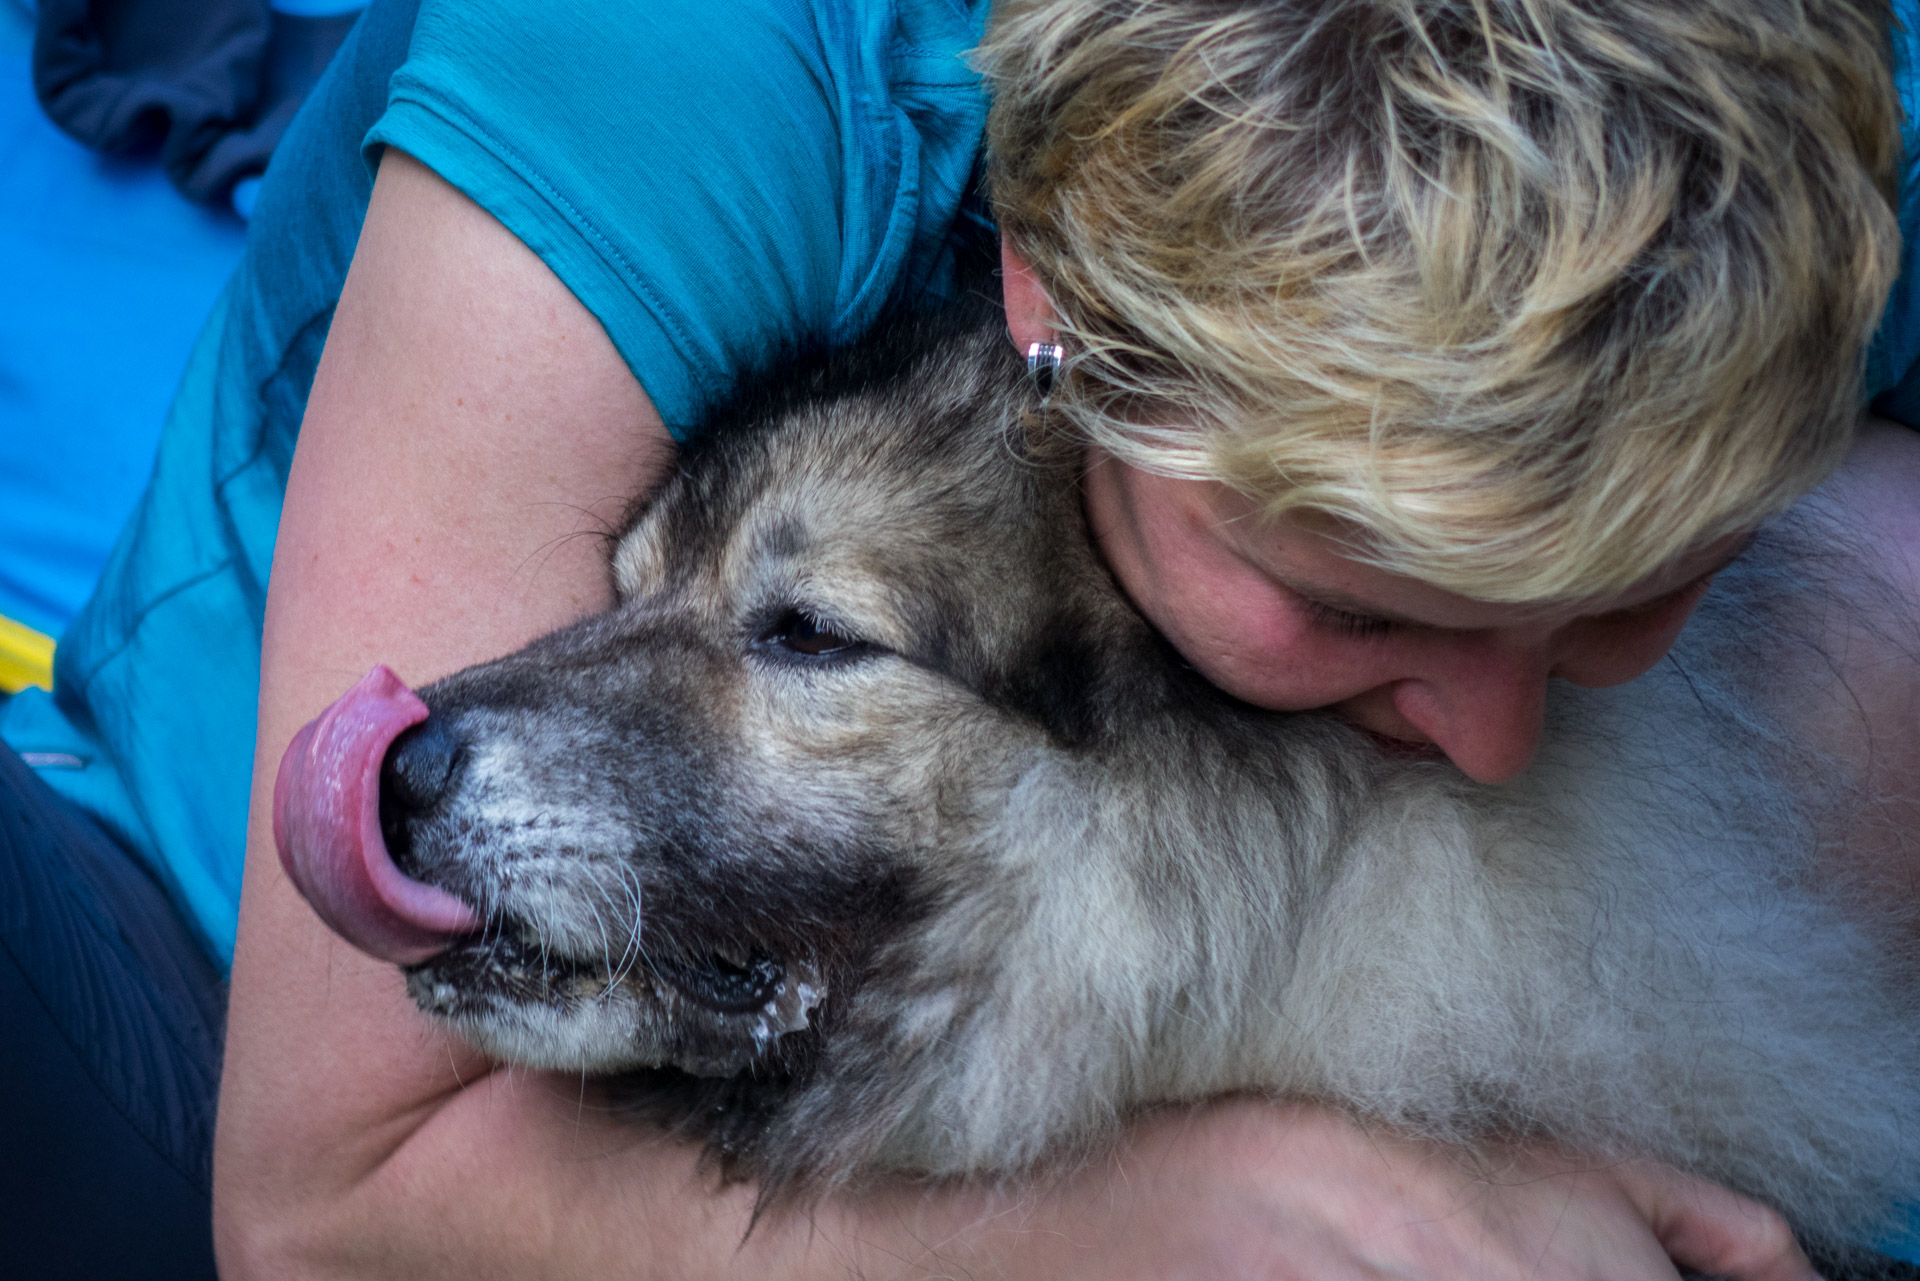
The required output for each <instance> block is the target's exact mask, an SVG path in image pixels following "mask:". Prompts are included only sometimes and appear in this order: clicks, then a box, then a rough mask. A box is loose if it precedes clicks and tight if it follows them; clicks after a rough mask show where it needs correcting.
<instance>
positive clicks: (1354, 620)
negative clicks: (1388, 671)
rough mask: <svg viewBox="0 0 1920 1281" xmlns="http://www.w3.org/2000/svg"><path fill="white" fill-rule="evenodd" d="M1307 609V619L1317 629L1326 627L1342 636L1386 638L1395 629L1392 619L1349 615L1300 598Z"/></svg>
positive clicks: (1317, 602)
mask: <svg viewBox="0 0 1920 1281" xmlns="http://www.w3.org/2000/svg"><path fill="white" fill-rule="evenodd" d="M1300 599H1301V601H1302V603H1303V604H1305V605H1306V607H1307V617H1308V618H1309V619H1311V620H1312V621H1313V625H1314V626H1315V627H1324V628H1326V629H1327V630H1328V631H1333V632H1338V633H1340V635H1342V636H1384V635H1386V634H1387V633H1388V632H1390V631H1392V630H1393V629H1394V626H1395V624H1394V623H1393V622H1392V621H1391V620H1390V619H1385V618H1370V617H1368V616H1367V615H1365V614H1349V613H1348V612H1347V611H1346V610H1344V609H1335V608H1334V607H1333V606H1331V605H1324V604H1322V603H1320V602H1319V601H1317V600H1312V599H1309V598H1308V597H1304V596H1303V597H1301V598H1300Z"/></svg>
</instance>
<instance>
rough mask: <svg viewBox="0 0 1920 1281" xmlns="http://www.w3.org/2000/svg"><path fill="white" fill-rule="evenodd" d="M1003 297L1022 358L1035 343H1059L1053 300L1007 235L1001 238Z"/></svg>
mask: <svg viewBox="0 0 1920 1281" xmlns="http://www.w3.org/2000/svg"><path fill="white" fill-rule="evenodd" d="M1000 293H1001V297H1002V299H1003V300H1004V301H1005V303H1006V308H1007V332H1008V333H1009V334H1011V335H1012V336H1013V345H1014V346H1015V347H1017V348H1019V349H1020V351H1021V352H1022V353H1023V354H1024V353H1025V352H1026V350H1027V348H1029V347H1031V346H1032V345H1033V344H1034V343H1037V342H1042V343H1053V342H1059V341H1060V331H1059V329H1058V327H1057V326H1056V325H1055V323H1054V321H1055V312H1054V309H1053V299H1051V298H1049V297H1048V296H1047V290H1046V287H1045V286H1044V285H1042V284H1041V283H1040V280H1039V278H1038V277H1037V276H1035V275H1034V274H1033V268H1032V267H1030V266H1029V265H1028V264H1027V260H1026V259H1025V258H1023V257H1021V256H1020V251H1019V250H1017V249H1015V248H1014V247H1013V245H1012V243H1011V242H1010V241H1008V239H1007V237H1006V233H1005V232H1002V233H1001V235H1000Z"/></svg>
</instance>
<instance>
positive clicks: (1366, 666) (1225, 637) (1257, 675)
mask: <svg viewBox="0 0 1920 1281" xmlns="http://www.w3.org/2000/svg"><path fill="white" fill-rule="evenodd" d="M1086 504H1087V517H1088V520H1089V522H1090V524H1091V526H1092V529H1093V534H1094V537H1095V539H1096V540H1097V541H1098V543H1099V545H1100V548H1101V551H1102V552H1103V554H1104V555H1105V556H1106V559H1107V563H1108V564H1109V565H1110V566H1111V567H1112V569H1113V572H1114V576H1115V577H1116V578H1117V579H1118V580H1119V582H1120V585H1121V587H1122V588H1124V589H1125V591H1126V593H1127V595H1128V596H1129V597H1131V598H1132V600H1133V603H1134V604H1135V605H1136V606H1137V607H1138V608H1139V609H1140V611H1141V612H1142V613H1143V614H1145V615H1146V616H1147V617H1148V618H1149V619H1151V620H1152V621H1153V623H1154V625H1155V626H1156V627H1158V628H1159V629H1160V630H1161V631H1162V632H1163V633H1165V635H1166V636H1167V638H1168V639H1169V640H1171V641H1172V642H1173V644H1174V645H1175V646H1176V647H1177V648H1178V649H1179V650H1180V652H1181V653H1182V654H1184V655H1185V656H1186V657H1187V659H1188V661H1190V662H1192V663H1193V665H1194V666H1195V667H1197V668H1198V669H1199V670H1200V672H1201V673H1202V674H1203V675H1205V676H1206V677H1207V679H1208V680H1210V681H1212V682H1213V683H1214V684H1216V685H1218V686H1220V688H1222V689H1224V690H1226V691H1227V692H1228V693H1230V694H1233V695H1235V696H1236V697H1238V698H1242V699H1245V700H1246V701H1247V702H1249V703H1253V704H1256V705H1258V706H1261V707H1271V708H1275V709H1278V710H1288V711H1292V710H1301V709H1305V708H1315V707H1324V708H1331V709H1333V710H1334V711H1337V712H1339V713H1340V714H1341V715H1342V716H1345V717H1346V718H1347V719H1348V720H1350V721H1352V722H1353V723H1354V724H1356V725H1358V726H1360V727H1361V728H1363V729H1366V730H1368V731H1370V732H1371V733H1372V734H1373V735H1374V736H1375V737H1376V738H1377V739H1380V740H1384V741H1383V742H1382V746H1383V747H1385V748H1387V749H1388V750H1391V751H1395V752H1398V753H1406V754H1431V753H1439V754H1444V755H1445V756H1446V757H1447V759H1449V760H1451V761H1452V762H1453V763H1454V764H1455V765H1456V766H1458V767H1459V769H1460V770H1461V771H1462V772H1463V773H1465V774H1467V775H1468V776H1469V777H1471V778H1474V779H1477V780H1479V781H1480V782H1483V783H1500V782H1505V781H1506V780H1508V779H1510V778H1512V777H1513V776H1514V775H1516V774H1518V773H1520V771H1522V770H1524V769H1525V768H1526V767H1527V764H1528V762H1529V761H1531V760H1532V759H1533V754H1534V750H1535V748H1536V747H1537V746H1538V744H1539V741H1540V731H1541V723H1542V715H1543V709H1544V707H1545V701H1546V690H1547V681H1548V680H1549V679H1550V678H1553V677H1559V678H1561V679H1563V680H1569V681H1572V682H1574V683H1575V684H1577V685H1593V686H1602V685H1617V684H1620V683H1622V682H1624V681H1629V680H1632V679H1633V678H1634V677H1636V676H1638V675H1640V674H1641V673H1642V672H1644V671H1646V670H1647V669H1648V668H1650V667H1652V666H1653V665H1654V664H1655V663H1656V662H1658V661H1659V660H1660V658H1661V657H1662V656H1663V655H1664V654H1665V653H1666V652H1667V648H1668V647H1669V646H1670V645H1672V644H1673V641H1674V638H1675V637H1676V636H1678V635H1679V634H1680V629H1681V627H1682V625H1684V624H1685V622H1686V621H1687V617H1688V615H1689V614H1691V613H1692V612H1693V608H1694V606H1695V604H1696V603H1698V601H1699V599H1700V597H1701V595H1702V593H1704V592H1705V591H1706V589H1707V584H1708V582H1709V581H1710V580H1711V578H1712V577H1713V574H1714V573H1715V572H1716V571H1717V570H1719V569H1720V568H1721V567H1723V566H1724V565H1725V564H1726V563H1727V561H1729V560H1730V559H1732V558H1733V556H1734V555H1736V554H1737V553H1738V551H1739V549H1740V547H1741V545H1742V544H1743V542H1744V539H1743V538H1741V537H1737V536H1736V537H1733V538H1728V539H1725V540H1722V541H1720V542H1718V543H1714V544H1712V545H1710V546H1708V547H1705V548H1702V549H1701V550H1700V551H1698V552H1697V553H1695V554H1692V555H1689V556H1686V557H1683V558H1681V559H1680V560H1678V561H1676V562H1674V563H1673V564H1671V565H1669V566H1668V567H1667V568H1665V569H1664V570H1662V571H1661V572H1659V573H1657V574H1654V575H1653V576H1652V577H1650V578H1648V579H1646V580H1645V581H1644V582H1642V583H1639V584H1637V585H1635V586H1634V587H1633V588H1632V589H1631V590H1629V591H1625V592H1622V593H1621V594H1619V595H1618V596H1614V597H1608V598H1605V599H1598V600H1589V601H1583V602H1580V603H1578V604H1572V605H1551V606H1534V605H1509V604H1496V603H1491V602H1488V601H1482V600H1475V599H1472V598H1471V597H1466V596H1460V595H1456V594H1455V593H1453V592H1448V591H1443V590H1441V589H1440V588H1437V587H1433V586H1431V585H1429V584H1427V583H1423V582H1420V581H1418V580H1416V579H1412V578H1406V577H1403V576H1401V575H1398V574H1393V573H1389V572H1387V571H1385V570H1381V569H1377V568H1373V567H1371V566H1368V565H1364V564H1361V563H1358V562H1356V561H1355V560H1353V559H1352V558H1351V557H1350V556H1348V555H1347V554H1346V552H1345V551H1344V550H1343V548H1342V545H1341V544H1340V543H1339V542H1338V541H1337V540H1336V539H1335V538H1334V537H1332V536H1331V529H1330V526H1327V525H1325V524H1323V523H1318V522H1316V521H1314V520H1313V519H1312V518H1310V517H1306V516H1289V517H1283V518H1281V519H1278V520H1267V519H1263V518H1261V517H1260V516H1259V515H1258V514H1257V513H1256V511H1255V509H1254V507H1253V505H1252V504H1251V503H1249V502H1248V501H1247V500H1246V499H1245V498H1243V497H1241V496H1240V495H1239V494H1237V493H1235V492H1234V491H1232V490H1231V489H1228V488H1227V487H1226V486H1225V485H1221V484H1219V483H1217V482H1213V481H1198V480H1175V479H1170V478H1168V477H1164V476H1156V475H1153V474H1151V473H1148V472H1143V471H1140V470H1139V469H1137V468H1134V467H1130V466H1128V465H1126V464H1124V463H1121V462H1119V461H1117V460H1115V459H1113V458H1110V457H1106V456H1104V455H1096V456H1095V458H1094V461H1093V462H1092V464H1091V465H1090V466H1089V468H1088V470H1087V476H1086Z"/></svg>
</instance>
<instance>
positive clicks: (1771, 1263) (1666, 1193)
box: [1614, 1161, 1820, 1281]
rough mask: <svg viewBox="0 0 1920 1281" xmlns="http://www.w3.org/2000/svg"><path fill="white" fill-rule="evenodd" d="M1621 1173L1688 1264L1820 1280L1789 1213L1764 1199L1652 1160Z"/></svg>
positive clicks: (1764, 1280)
mask: <svg viewBox="0 0 1920 1281" xmlns="http://www.w3.org/2000/svg"><path fill="white" fill-rule="evenodd" d="M1614 1175H1615V1177H1616V1178H1618V1179H1619V1180H1620V1186H1621V1187H1622V1188H1623V1189H1624V1190H1625V1191H1626V1194H1627V1196H1628V1198H1629V1199H1630V1200H1631V1201H1632V1202H1633V1203H1634V1205H1635V1206H1636V1207H1637V1208H1638V1209H1639V1211H1640V1213H1641V1214H1643V1215H1645V1216H1646V1220H1647V1223H1648V1225H1649V1226H1650V1227H1652V1229H1653V1234H1654V1236H1655V1237H1657V1238H1658V1239H1659V1241H1660V1244H1661V1246H1662V1247H1663V1248H1664V1249H1665V1250H1666V1252H1667V1254H1668V1255H1669V1256H1671V1257H1672V1259H1673V1261H1674V1262H1676V1263H1678V1264H1680V1265H1681V1266H1682V1267H1685V1268H1690V1269H1692V1270H1693V1271H1695V1272H1702V1273H1705V1274H1706V1275H1708V1276H1714V1277H1727V1278H1730V1281H1820V1277H1819V1274H1818V1273H1816V1272H1815V1271H1814V1270H1813V1265H1812V1264H1811V1263H1809V1262H1808V1261H1807V1256H1806V1254H1805V1252H1804V1251H1802V1250H1801V1249H1800V1243H1799V1242H1797V1241H1795V1240H1794V1239H1793V1230H1792V1229H1791V1228H1789V1227H1788V1226H1787V1221H1786V1220H1785V1219H1783V1218H1781V1217H1780V1215H1778V1214H1777V1213H1775V1212H1774V1211H1773V1210H1770V1209H1768V1208H1767V1207H1766V1206H1764V1205H1761V1204H1760V1203H1759V1202H1758V1201H1754V1200H1751V1199H1749V1198H1747V1197H1743V1196H1741V1195H1739V1194H1738V1193H1735V1192H1730V1191H1728V1190H1727V1189H1726V1188H1723V1187H1721V1186H1720V1185H1719V1184H1717V1183H1709V1182H1707V1181H1706V1180H1705V1179H1696V1178H1694V1177H1693V1176H1691V1175H1687V1174H1682V1173H1681V1172H1680V1171H1678V1170H1675V1169H1673V1168H1672V1167H1670V1166H1664V1165H1655V1164H1653V1163H1651V1162H1644V1161H1636V1162H1633V1163H1631V1164H1628V1165H1624V1166H1621V1167H1619V1168H1618V1169H1616V1170H1615V1171H1614Z"/></svg>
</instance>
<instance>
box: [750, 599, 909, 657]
mask: <svg viewBox="0 0 1920 1281" xmlns="http://www.w3.org/2000/svg"><path fill="white" fill-rule="evenodd" d="M753 645H754V648H755V649H761V650H773V651H776V652H779V653H785V654H791V655H795V656H798V657H802V658H836V659H846V658H863V657H866V656H868V655H870V654H877V653H880V652H882V651H881V649H880V647H879V646H878V645H874V644H872V643H870V642H868V641H863V640H860V639H859V638H857V637H853V636H848V635H847V634H846V633H844V632H840V631H836V630H834V627H833V626H832V625H830V624H827V623H824V622H822V621H821V620H820V619H818V618H816V617H815V616H814V615H812V614H809V613H808V612H807V611H805V610H803V609H790V610H788V611H786V612H785V613H784V614H782V615H780V617H779V618H778V619H776V620H775V621H774V622H773V624H772V625H771V626H769V627H767V628H766V629H765V630H764V631H762V632H761V633H760V634H759V636H757V637H755V638H754V642H753Z"/></svg>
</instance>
